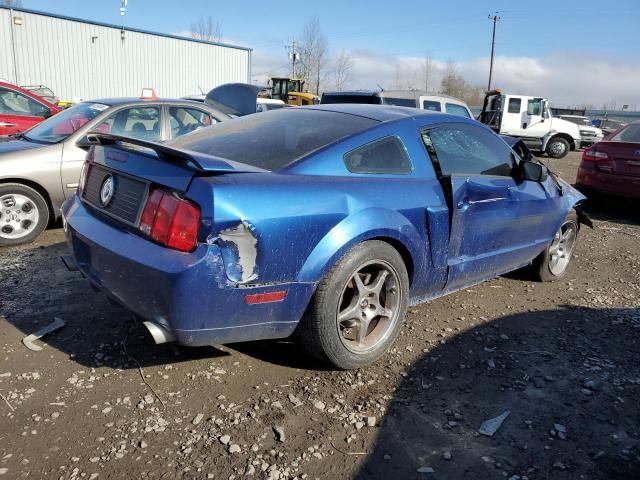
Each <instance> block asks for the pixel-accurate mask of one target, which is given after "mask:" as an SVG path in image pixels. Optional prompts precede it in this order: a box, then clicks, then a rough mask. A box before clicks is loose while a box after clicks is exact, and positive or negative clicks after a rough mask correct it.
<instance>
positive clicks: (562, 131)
mask: <svg viewBox="0 0 640 480" xmlns="http://www.w3.org/2000/svg"><path fill="white" fill-rule="evenodd" d="M478 120H479V121H481V122H482V123H484V124H486V125H488V126H489V127H490V128H491V129H493V130H494V131H495V132H496V133H499V134H501V135H509V136H511V137H518V138H521V139H522V140H523V141H524V143H525V144H526V145H527V147H529V148H530V149H531V150H537V151H540V152H545V153H546V154H547V155H549V156H550V157H552V158H562V157H564V156H565V155H567V153H569V151H571V150H575V149H576V148H580V142H581V140H582V139H581V136H580V128H579V127H578V125H576V124H575V123H571V122H568V121H566V120H562V119H561V118H554V117H553V116H552V115H551V111H550V109H549V101H548V100H547V99H546V98H543V97H534V96H527V95H512V94H507V93H502V91H500V90H492V91H490V92H487V93H486V95H485V98H484V103H483V105H482V112H481V113H480V116H479V117H478Z"/></svg>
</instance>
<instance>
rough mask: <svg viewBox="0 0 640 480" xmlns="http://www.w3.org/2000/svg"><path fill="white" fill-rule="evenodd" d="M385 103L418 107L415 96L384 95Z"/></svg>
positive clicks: (383, 102) (383, 100) (383, 101)
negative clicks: (397, 96) (395, 96)
mask: <svg viewBox="0 0 640 480" xmlns="http://www.w3.org/2000/svg"><path fill="white" fill-rule="evenodd" d="M382 104H383V105H395V106H396V107H413V108H416V101H415V100H414V99H413V98H393V97H382Z"/></svg>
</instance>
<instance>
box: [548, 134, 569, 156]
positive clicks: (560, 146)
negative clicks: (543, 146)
mask: <svg viewBox="0 0 640 480" xmlns="http://www.w3.org/2000/svg"><path fill="white" fill-rule="evenodd" d="M570 150H571V146H570V145H569V142H567V141H566V140H565V139H564V138H560V137H555V138H552V139H551V140H549V143H548V144H547V155H549V156H550V157H551V158H563V157H566V156H567V154H568V153H569V151H570Z"/></svg>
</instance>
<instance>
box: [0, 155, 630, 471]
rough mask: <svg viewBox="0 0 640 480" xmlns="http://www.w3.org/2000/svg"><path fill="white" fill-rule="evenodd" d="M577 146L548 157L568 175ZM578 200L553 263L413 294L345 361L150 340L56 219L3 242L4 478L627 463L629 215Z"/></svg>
mask: <svg viewBox="0 0 640 480" xmlns="http://www.w3.org/2000/svg"><path fill="white" fill-rule="evenodd" d="M578 162H579V154H577V153H572V154H571V155H570V156H569V157H567V158H565V159H563V160H549V161H548V163H549V164H550V165H551V166H552V168H553V169H555V170H557V171H559V172H560V173H561V174H562V176H563V177H565V178H566V179H568V180H570V181H572V180H573V179H574V178H575V170H576V168H577V164H578ZM589 211H590V214H591V215H592V217H593V219H594V221H595V223H596V228H595V229H593V230H591V229H588V228H583V229H582V231H581V238H580V241H579V246H578V248H577V252H576V255H575V258H574V261H573V264H572V266H571V267H570V271H569V273H568V275H567V276H566V278H565V279H563V281H561V282H558V283H554V284H542V283H536V282H534V281H533V280H532V279H531V278H529V277H528V276H527V274H524V273H520V272H518V273H514V274H511V275H508V276H505V277H501V278H498V279H495V280H492V281H490V282H486V283H484V284H482V285H479V286H477V287H473V288H471V289H468V290H466V291H462V292H459V293H457V294H454V295H450V296H448V297H445V298H442V299H438V300H435V301H432V302H429V303H426V304H423V305H421V306H418V307H413V308H411V309H410V311H409V313H408V316H407V319H406V322H405V325H404V328H403V330H402V333H401V336H400V337H399V339H398V341H397V343H396V344H395V347H394V349H393V350H392V351H391V352H389V354H388V355H386V356H385V357H384V358H383V359H382V360H381V361H379V362H378V363H377V364H375V365H373V366H372V367H370V368H367V369H364V370H360V371H353V372H339V371H332V370H329V369H327V368H326V367H325V366H324V365H322V364H320V363H318V362H316V361H315V360H313V359H311V358H309V357H308V356H306V355H305V354H304V353H303V352H302V351H301V350H300V349H299V348H298V347H297V346H296V345H295V344H294V343H292V342H289V341H286V340H285V341H271V342H252V343H245V344H235V345H227V346H216V347H207V348H199V349H187V348H182V347H177V346H173V345H160V346H155V345H153V344H152V341H151V340H150V338H149V336H148V334H147V333H146V332H145V331H144V329H143V328H142V327H141V326H140V325H138V324H136V323H135V322H133V321H132V320H131V319H130V317H129V315H128V314H127V313H126V312H125V311H124V310H122V309H120V308H117V307H114V306H112V305H110V304H109V303H108V302H107V301H106V300H105V299H104V298H103V297H102V296H101V295H98V294H95V293H93V291H92V290H91V289H90V288H89V286H88V284H87V283H86V282H85V281H84V280H82V279H81V278H80V276H79V275H78V274H74V273H70V272H67V271H66V270H65V269H64V267H63V265H62V264H61V262H60V260H59V258H58V256H59V255H61V254H63V253H65V252H66V246H65V244H64V243H63V234H62V231H61V230H60V229H52V230H48V231H47V232H46V233H45V234H44V235H43V236H42V237H41V238H40V239H39V241H38V242H37V243H36V244H32V245H30V246H27V247H20V248H9V249H0V278H1V282H0V394H1V395H2V397H1V398H0V477H3V478H38V479H39V478H61V479H68V478H84V479H95V478H100V479H103V478H199V479H200V478H215V479H225V480H226V479H240V478H257V479H263V478H269V479H289V478H309V479H313V478H323V479H324V478H327V479H333V478H336V479H337V478H340V479H342V478H362V479H365V478H385V479H386V478H398V479H411V478H434V479H445V478H446V479H449V478H451V479H458V478H465V479H492V478H496V479H502V478H507V479H511V480H517V479H526V478H528V479H600V478H603V479H604V478H614V479H631V478H640V448H639V445H640V444H639V439H640V407H639V406H638V401H637V399H638V397H639V395H640V348H639V346H640V345H639V342H638V335H639V334H640V308H639V307H640V275H639V273H638V272H639V270H640V248H639V247H638V244H639V239H640V214H639V213H638V212H639V210H638V208H637V204H636V205H632V204H631V203H630V202H628V201H620V200H611V199H602V198H598V199H596V200H593V201H592V202H591V206H590V209H589ZM54 317H60V318H62V319H64V320H65V321H66V322H67V325H66V326H65V327H64V328H62V329H61V330H59V331H57V332H55V333H52V334H50V335H48V336H47V337H46V338H45V339H44V340H43V342H40V344H42V345H43V347H44V348H43V350H42V351H40V352H33V351H30V350H28V349H27V348H25V346H24V345H23V344H22V343H21V339H22V337H23V336H25V335H27V334H29V333H32V332H34V331H35V330H37V329H38V328H40V327H42V326H44V325H47V324H49V323H50V322H51V321H52V320H53V318H54ZM505 412H509V415H508V416H507V418H506V420H504V422H503V423H502V425H501V427H500V428H499V429H498V430H497V432H496V433H495V434H494V435H493V436H491V437H489V436H486V435H481V434H479V432H478V429H479V427H480V425H481V424H482V423H483V422H484V421H485V420H488V419H491V418H494V417H497V416H499V415H501V414H503V413H505Z"/></svg>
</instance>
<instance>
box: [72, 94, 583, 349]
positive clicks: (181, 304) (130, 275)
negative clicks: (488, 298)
mask: <svg viewBox="0 0 640 480" xmlns="http://www.w3.org/2000/svg"><path fill="white" fill-rule="evenodd" d="M329 107H330V108H331V109H334V110H339V112H336V114H337V115H338V114H339V115H348V114H354V115H365V114H367V115H370V116H371V118H374V119H376V120H377V121H378V123H377V124H376V125H375V126H373V127H371V128H368V129H366V130H364V131H362V132H359V133H357V134H354V135H350V136H347V137H346V138H342V139H340V140H339V141H335V142H333V143H331V144H328V145H325V146H323V147H322V148H319V149H317V150H315V151H314V152H312V153H311V154H309V155H306V156H305V157H303V158H301V159H299V161H296V162H294V163H293V164H291V165H287V166H286V167H284V168H282V169H279V170H277V171H272V172H262V171H256V169H253V170H252V169H238V170H229V169H228V168H227V167H225V168H224V169H220V170H219V171H217V170H216V169H215V167H214V166H211V167H210V168H209V169H208V170H206V171H205V170H203V169H198V168H193V166H192V165H187V164H185V163H181V162H174V163H167V162H163V161H162V159H161V158H156V157H154V156H153V155H151V156H150V155H148V154H144V153H140V152H138V151H133V150H131V149H127V148H126V147H122V146H117V145H114V146H104V147H99V148H96V150H95V155H94V160H93V161H94V162H96V163H99V164H101V165H102V166H103V167H105V168H108V169H113V170H114V172H118V173H121V174H123V175H129V176H131V177H132V178H135V179H139V180H140V181H144V182H148V183H149V187H148V188H153V186H154V185H160V186H168V187H170V188H172V189H175V190H176V194H177V195H179V196H183V197H184V198H186V199H188V200H190V201H191V202H193V203H195V204H197V205H198V206H199V208H200V210H201V221H200V229H199V233H198V246H197V248H196V249H195V250H194V251H193V252H189V253H184V252H179V251H174V250H171V249H168V248H166V247H163V246H161V245H157V244H155V243H153V242H151V241H150V240H148V239H146V238H144V237H143V236H141V235H140V234H139V232H137V231H136V229H135V228H132V226H131V225H128V226H125V225H120V224H118V222H114V221H110V219H107V218H105V217H104V216H103V215H101V212H100V211H96V209H95V208H93V207H92V206H91V205H88V204H87V203H85V202H84V201H83V200H82V199H81V198H80V197H79V196H78V195H76V196H75V197H73V198H72V199H70V200H69V201H68V202H67V203H66V204H65V205H64V207H63V215H64V219H65V230H66V232H67V238H68V242H69V244H70V247H71V249H72V251H73V254H74V257H75V259H76V263H77V265H78V269H79V270H80V271H81V272H82V273H83V274H84V275H85V276H86V277H87V278H88V279H89V281H90V282H91V283H92V284H93V285H94V286H95V287H96V288H98V289H99V290H101V291H103V292H105V293H106V294H107V295H109V296H110V297H111V298H113V299H115V300H116V301H117V302H119V303H121V304H122V305H124V306H125V307H127V308H128V309H129V310H131V311H133V312H134V313H135V314H136V315H138V316H139V317H142V318H144V319H146V320H148V321H152V322H156V323H158V324H161V325H164V326H167V327H168V328H169V330H170V331H171V333H173V334H174V336H175V337H176V338H177V340H178V341H179V342H180V343H182V344H185V345H206V344H213V343H227V342H235V341H245V340H253V339H262V338H282V337H286V336H289V335H290V334H291V333H292V332H293V331H294V329H295V328H296V326H297V324H298V322H299V321H300V319H301V318H302V316H303V314H304V312H305V310H306V308H307V306H308V304H309V302H310V300H311V298H312V296H313V293H314V291H315V288H316V285H317V284H318V282H319V281H320V280H321V279H322V278H323V276H324V275H325V274H326V273H327V271H328V270H329V269H331V267H332V266H333V265H335V263H336V262H337V261H338V260H339V259H340V258H341V257H342V256H343V255H344V254H346V253H347V252H348V251H349V250H350V249H351V248H353V247H354V246H355V245H357V244H359V243H361V242H363V241H366V240H370V239H382V240H384V241H387V242H389V243H390V244H391V245H392V246H394V247H395V248H396V249H398V251H399V252H400V253H401V255H402V257H403V259H404V260H405V263H406V265H407V270H408V272H409V276H410V297H411V302H412V303H419V302H420V301H424V300H426V299H430V298H435V297H438V296H441V295H444V294H447V293H450V292H453V291H456V290H459V289H461V288H466V287H468V286H470V285H472V284H475V283H479V282H481V281H483V280H486V279H488V278H491V277H494V276H496V275H500V274H502V273H505V272H508V271H510V270H514V269H516V268H518V267H521V266H522V265H525V264H527V263H529V262H530V261H531V260H533V259H534V258H535V257H536V256H537V255H538V254H539V253H540V252H541V251H542V250H543V249H544V248H546V246H547V245H548V244H549V243H550V242H551V240H552V239H553V236H554V234H555V232H556V231H557V229H558V227H559V226H560V224H561V222H562V220H563V219H564V217H565V216H566V214H567V213H568V212H569V210H570V209H571V208H573V207H574V206H576V204H578V203H579V202H580V201H582V200H583V199H584V197H583V196H582V195H581V194H580V193H579V192H577V191H576V190H574V189H573V188H572V187H570V186H569V185H568V184H566V183H563V182H562V181H558V180H556V179H555V178H551V177H550V178H548V179H546V180H545V181H544V182H542V183H534V182H518V181H516V180H514V179H512V178H510V177H490V176H486V177H484V178H481V179H478V178H471V177H465V176H457V177H455V178H454V177H452V178H450V179H442V178H438V176H437V175H436V171H435V168H434V165H433V163H432V159H431V158H430V156H429V154H428V153H427V150H426V149H425V147H424V145H423V144H422V140H421V137H420V132H421V130H422V129H423V128H425V127H428V126H430V125H435V124H446V123H451V122H458V123H460V122H463V123H470V124H476V123H475V122H474V121H473V120H464V119H460V118H459V117H453V116H451V115H446V114H433V113H428V112H425V111H418V110H414V109H404V108H398V107H380V106H375V107H372V108H373V109H370V108H368V106H363V105H359V106H349V107H347V106H333V105H332V106H329ZM351 110H353V111H351ZM260 115H269V112H267V113H262V114H260ZM262 118H267V117H262ZM232 122H233V121H232ZM476 125H479V124H476ZM479 128H485V127H482V126H479ZM389 136H393V137H396V138H398V139H399V140H400V141H401V143H402V145H403V147H404V149H405V151H406V153H407V155H408V157H409V158H410V161H411V171H410V172H409V173H406V172H405V173H403V174H389V173H385V174H380V173H378V174H366V173H352V172H350V171H349V170H348V169H347V167H346V166H345V162H344V160H343V158H344V155H345V154H346V153H347V152H350V151H352V150H353V149H355V148H358V147H359V146H362V145H365V144H368V143H369V142H372V141H375V140H377V139H380V138H386V137H389ZM116 151H117V152H119V155H112V154H110V153H109V152H116ZM123 153H124V154H126V155H127V156H128V158H127V161H125V162H123V161H122V155H121V154H123ZM111 158H116V160H111ZM198 158H201V156H200V157H198ZM202 161H206V159H203V160H202ZM210 165H215V164H214V163H210ZM229 165H235V164H234V163H229ZM444 181H446V182H450V183H449V185H450V187H449V188H448V189H449V190H450V192H449V193H447V190H448V189H446V188H443V182H444ZM469 201H470V202H469ZM465 202H467V203H470V205H469V206H466V207H464V204H465ZM458 205H462V207H460V208H459V207H458ZM463 207H464V208H463ZM274 292H277V293H278V294H282V295H281V296H280V297H277V300H274V301H264V302H262V301H260V302H256V303H253V302H250V301H249V298H270V297H268V294H271V293H274ZM262 295H266V296H264V297H263V296H262ZM274 298H276V297H274Z"/></svg>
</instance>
